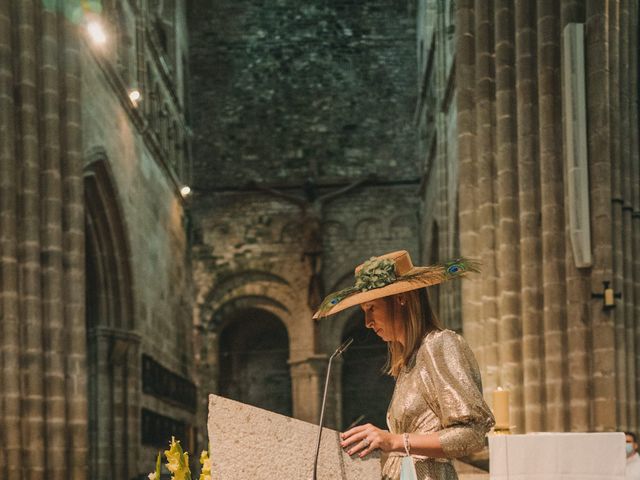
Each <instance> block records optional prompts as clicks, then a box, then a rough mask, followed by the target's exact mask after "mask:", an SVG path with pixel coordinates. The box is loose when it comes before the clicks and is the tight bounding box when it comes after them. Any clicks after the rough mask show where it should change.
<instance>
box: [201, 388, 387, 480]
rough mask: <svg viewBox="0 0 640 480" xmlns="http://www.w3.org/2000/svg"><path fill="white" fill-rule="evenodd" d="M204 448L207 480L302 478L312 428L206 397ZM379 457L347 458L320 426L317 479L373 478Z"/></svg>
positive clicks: (309, 460)
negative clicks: (209, 474) (207, 456)
mask: <svg viewBox="0 0 640 480" xmlns="http://www.w3.org/2000/svg"><path fill="white" fill-rule="evenodd" d="M208 430H209V445H210V458H211V462H212V469H211V471H212V480H222V479H224V480H246V479H248V478H251V479H252V480H261V479H264V480H267V479H269V480H270V479H272V478H278V479H280V480H286V479H292V480H308V479H311V478H312V474H313V460H314V454H315V446H316V442H317V436H318V427H317V425H313V424H311V423H307V422H303V421H301V420H296V419H293V418H290V417H286V416H284V415H279V414H277V413H273V412H269V411H267V410H263V409H260V408H256V407H252V406H250V405H246V404H244V403H240V402H236V401H234V400H229V399H227V398H224V397H220V396H218V395H209V421H208ZM380 477H381V472H380V457H379V455H376V454H375V453H374V454H371V455H369V456H368V457H367V458H365V459H360V458H358V457H349V455H347V454H346V453H345V452H344V451H343V450H342V448H340V443H339V433H338V432H336V431H335V430H330V429H327V428H325V429H324V430H323V433H322V442H321V445H320V455H319V459H318V469H317V478H318V480H329V479H331V480H336V479H344V480H348V479H353V480H356V479H357V480H368V479H371V480H374V479H375V480H378V479H380Z"/></svg>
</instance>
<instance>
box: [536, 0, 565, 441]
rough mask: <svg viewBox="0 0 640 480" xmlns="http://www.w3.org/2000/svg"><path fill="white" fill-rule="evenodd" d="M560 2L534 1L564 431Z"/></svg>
mask: <svg viewBox="0 0 640 480" xmlns="http://www.w3.org/2000/svg"><path fill="white" fill-rule="evenodd" d="M559 14H560V11H559V4H558V3H557V2H550V1H540V2H538V11H537V18H538V35H537V51H536V53H537V57H538V62H539V64H538V105H539V109H538V115H539V120H538V125H539V142H540V193H541V210H540V213H541V223H542V259H541V260H542V285H543V294H544V311H543V318H544V352H545V353H544V361H545V395H546V409H547V415H546V419H547V424H546V429H547V430H551V431H563V430H564V429H565V425H564V419H565V418H566V413H567V411H566V409H565V398H564V384H563V382H564V379H565V377H566V372H565V368H566V361H565V356H564V355H565V353H566V337H565V334H564V332H565V328H566V327H565V316H566V309H565V304H566V293H565V283H564V282H565V272H564V242H563V241H558V240H559V239H562V235H563V233H564V230H565V227H564V225H565V224H564V190H563V175H562V145H561V140H562V137H561V134H562V130H561V128H559V125H561V122H562V112H561V100H560V98H561V97H560V94H561V90H560V38H561V36H560V32H559Z"/></svg>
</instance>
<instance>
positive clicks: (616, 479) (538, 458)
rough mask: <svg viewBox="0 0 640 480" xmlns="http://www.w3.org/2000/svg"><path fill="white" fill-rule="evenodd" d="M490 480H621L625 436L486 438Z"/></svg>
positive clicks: (595, 434)
mask: <svg viewBox="0 0 640 480" xmlns="http://www.w3.org/2000/svg"><path fill="white" fill-rule="evenodd" d="M489 465H490V478H491V480H624V478H625V466H626V454H625V436H624V433H620V432H611V433H529V434H526V435H491V436H489Z"/></svg>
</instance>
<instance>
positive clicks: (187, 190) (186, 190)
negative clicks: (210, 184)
mask: <svg viewBox="0 0 640 480" xmlns="http://www.w3.org/2000/svg"><path fill="white" fill-rule="evenodd" d="M180 194H181V195H182V198H187V197H188V196H189V195H191V188H189V186H188V185H183V186H182V188H180Z"/></svg>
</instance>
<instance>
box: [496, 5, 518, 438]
mask: <svg viewBox="0 0 640 480" xmlns="http://www.w3.org/2000/svg"><path fill="white" fill-rule="evenodd" d="M494 19H495V46H496V56H495V58H496V60H495V61H496V174H497V201H498V217H499V219H500V221H499V223H498V224H497V239H498V245H497V260H496V266H497V271H498V272H499V279H498V311H499V319H498V338H497V339H498V342H499V345H500V347H499V348H500V350H499V358H500V365H501V371H500V382H499V383H500V384H501V385H502V386H503V387H506V388H509V389H510V390H511V394H512V395H511V399H512V400H511V412H512V416H511V418H512V421H513V422H514V423H515V425H518V426H519V427H520V428H522V426H523V425H524V408H523V400H522V355H521V351H522V341H521V339H522V336H521V330H522V327H521V323H520V268H519V265H520V254H519V248H518V245H519V242H520V232H519V228H518V221H517V220H518V151H517V144H516V130H517V122H516V109H515V107H516V89H515V53H514V47H515V41H514V22H515V19H514V12H513V2H512V0H496V3H495V11H494Z"/></svg>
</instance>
